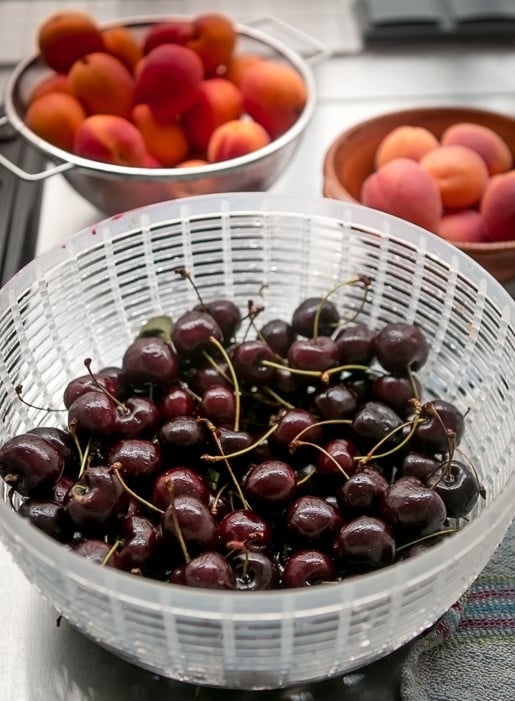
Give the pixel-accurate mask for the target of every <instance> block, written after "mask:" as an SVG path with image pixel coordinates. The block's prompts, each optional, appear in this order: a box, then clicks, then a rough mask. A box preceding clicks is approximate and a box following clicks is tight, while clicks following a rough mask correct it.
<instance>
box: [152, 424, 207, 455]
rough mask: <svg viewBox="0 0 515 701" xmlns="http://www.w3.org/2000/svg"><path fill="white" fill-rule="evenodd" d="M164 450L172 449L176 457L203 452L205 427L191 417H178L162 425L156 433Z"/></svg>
mask: <svg viewBox="0 0 515 701" xmlns="http://www.w3.org/2000/svg"><path fill="white" fill-rule="evenodd" d="M157 435H158V438H159V442H160V443H161V445H162V446H163V447H164V448H167V449H169V450H170V451H171V450H172V449H173V452H174V453H178V456H180V455H182V454H183V453H184V452H186V453H188V452H192V451H194V452H198V451H200V450H202V451H203V449H204V447H205V441H206V431H205V426H204V425H203V424H202V422H200V421H199V420H198V419H196V418H195V417H193V416H178V417H177V418H176V419H172V420H171V421H167V422H166V423H164V424H163V425H162V426H161V428H160V429H159V431H158V434H157Z"/></svg>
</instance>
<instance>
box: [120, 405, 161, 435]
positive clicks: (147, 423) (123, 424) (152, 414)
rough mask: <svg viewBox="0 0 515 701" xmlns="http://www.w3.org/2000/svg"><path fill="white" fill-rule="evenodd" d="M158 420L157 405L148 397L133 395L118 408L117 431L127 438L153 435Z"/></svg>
mask: <svg viewBox="0 0 515 701" xmlns="http://www.w3.org/2000/svg"><path fill="white" fill-rule="evenodd" d="M158 420H159V412H158V409H157V406H156V405H155V404H154V402H153V401H151V400H150V399H147V398H146V397H131V398H130V399H127V400H125V402H124V404H123V407H120V406H118V407H117V408H116V432H117V433H121V434H122V435H123V436H125V437H126V438H137V437H144V436H151V435H152V434H153V433H154V432H155V430H156V428H157V425H158Z"/></svg>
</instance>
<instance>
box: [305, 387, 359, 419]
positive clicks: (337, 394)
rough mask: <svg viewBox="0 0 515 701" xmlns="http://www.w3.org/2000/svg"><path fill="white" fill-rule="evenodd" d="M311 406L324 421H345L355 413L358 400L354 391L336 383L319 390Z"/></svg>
mask: <svg viewBox="0 0 515 701" xmlns="http://www.w3.org/2000/svg"><path fill="white" fill-rule="evenodd" d="M313 405H314V407H315V409H316V411H318V412H319V413H320V415H321V416H322V417H323V418H324V419H345V418H347V417H349V416H350V415H352V414H354V412H355V411H356V409H357V407H358V399H357V395H356V393H355V392H354V390H352V389H350V388H349V387H347V385H345V384H343V383H338V384H335V385H329V387H325V388H324V389H321V390H319V391H318V392H317V393H316V394H315V396H314V397H313Z"/></svg>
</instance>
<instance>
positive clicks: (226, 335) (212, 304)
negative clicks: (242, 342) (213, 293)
mask: <svg viewBox="0 0 515 701" xmlns="http://www.w3.org/2000/svg"><path fill="white" fill-rule="evenodd" d="M194 309H195V311H203V312H207V313H208V314H210V315H211V316H212V317H213V319H214V320H215V321H216V323H217V324H218V326H219V327H220V330H221V332H222V336H223V342H224V343H225V344H227V343H229V341H230V340H231V339H232V338H233V337H234V335H235V334H236V331H237V330H238V327H239V325H240V323H241V312H240V309H239V307H238V306H237V305H236V304H235V303H234V302H232V301H231V300H230V299H213V300H211V301H209V302H206V303H203V304H197V306H196V307H194Z"/></svg>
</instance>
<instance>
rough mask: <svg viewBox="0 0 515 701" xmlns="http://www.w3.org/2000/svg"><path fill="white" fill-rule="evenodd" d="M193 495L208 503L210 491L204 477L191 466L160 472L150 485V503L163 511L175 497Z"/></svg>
mask: <svg viewBox="0 0 515 701" xmlns="http://www.w3.org/2000/svg"><path fill="white" fill-rule="evenodd" d="M181 496H190V497H195V498H196V499H198V500H199V501H201V502H202V503H203V504H209V498H210V491H209V487H208V486H207V484H206V481H205V480H204V478H203V477H202V476H201V475H199V473H198V472H196V471H195V470H194V469H193V468H191V467H186V466H176V467H171V468H169V469H168V470H165V471H164V472H161V474H160V475H158V476H157V477H156V479H155V481H154V484H153V486H152V503H153V504H154V506H157V507H158V508H159V509H162V510H163V511H164V510H165V509H167V508H168V506H169V505H170V504H171V502H172V500H173V499H175V497H181Z"/></svg>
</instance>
